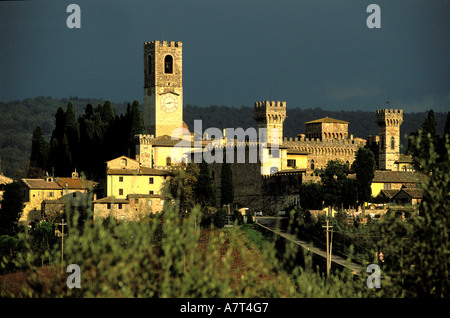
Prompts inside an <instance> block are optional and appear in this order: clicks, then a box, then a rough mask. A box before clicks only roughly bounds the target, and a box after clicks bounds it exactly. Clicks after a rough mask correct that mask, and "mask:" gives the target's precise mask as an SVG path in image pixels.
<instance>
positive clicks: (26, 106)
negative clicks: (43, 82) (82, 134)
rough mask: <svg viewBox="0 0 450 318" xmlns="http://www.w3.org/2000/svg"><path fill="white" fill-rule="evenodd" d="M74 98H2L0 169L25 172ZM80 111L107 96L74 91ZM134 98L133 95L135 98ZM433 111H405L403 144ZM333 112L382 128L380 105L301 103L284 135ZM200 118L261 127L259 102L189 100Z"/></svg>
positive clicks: (207, 123) (189, 112) (121, 108)
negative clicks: (35, 144)
mask: <svg viewBox="0 0 450 318" xmlns="http://www.w3.org/2000/svg"><path fill="white" fill-rule="evenodd" d="M68 101H69V99H66V98H64V99H55V98H52V97H35V98H28V99H25V100H22V101H11V102H7V103H1V102H0V160H1V161H0V170H1V172H3V173H4V174H5V175H7V176H10V177H14V178H17V177H20V176H22V175H23V173H24V171H25V169H26V166H27V162H28V159H29V156H30V151H31V136H32V133H33V130H34V129H35V128H36V127H37V126H41V127H42V129H43V132H44V135H45V136H46V138H47V140H49V139H50V136H51V134H52V131H53V129H54V126H55V113H56V110H57V109H58V107H60V106H62V107H63V108H64V109H66V108H67V103H68ZM70 101H71V102H72V104H73V106H74V108H75V111H76V114H77V116H78V115H80V114H81V113H84V110H85V107H86V105H87V104H91V105H92V106H94V107H95V106H97V105H98V104H103V103H104V102H105V100H101V99H88V98H77V97H71V98H70ZM131 102H132V101H130V103H131ZM112 105H113V107H114V109H115V112H116V114H117V115H120V114H123V113H124V112H125V110H126V108H127V102H123V103H114V102H112ZM426 115H427V112H425V111H424V112H421V113H405V114H404V122H403V124H402V126H401V136H402V140H401V143H402V147H403V148H402V149H405V148H406V145H407V135H408V134H409V133H410V132H411V131H415V130H417V128H418V127H419V126H420V125H421V124H422V123H423V121H424V120H425V117H426ZM325 116H328V117H332V118H337V119H342V120H346V121H348V122H349V133H350V134H353V135H354V136H356V137H361V138H366V137H367V136H368V135H371V134H377V133H378V127H377V126H376V124H375V111H330V110H323V109H320V108H315V109H300V108H288V109H287V119H286V121H285V124H284V136H285V137H295V136H297V135H298V134H299V133H304V129H305V126H304V123H305V122H307V121H310V120H314V119H318V118H322V117H325ZM435 116H436V124H437V129H438V133H439V134H442V132H443V129H444V125H445V120H446V114H444V113H435ZM194 119H201V120H202V126H203V131H204V130H205V129H206V128H208V127H217V128H219V129H224V128H238V127H242V128H244V129H247V128H249V127H255V121H254V119H253V107H245V106H242V107H239V108H238V107H228V106H216V105H211V106H207V107H202V106H197V105H186V106H185V107H184V121H185V122H186V124H187V125H188V126H189V128H190V130H191V131H193V129H194Z"/></svg>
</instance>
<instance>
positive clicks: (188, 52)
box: [0, 0, 450, 112]
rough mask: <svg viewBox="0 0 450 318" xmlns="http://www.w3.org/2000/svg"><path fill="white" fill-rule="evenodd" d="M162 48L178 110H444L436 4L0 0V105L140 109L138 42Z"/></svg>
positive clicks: (439, 5)
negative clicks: (81, 103)
mask: <svg viewBox="0 0 450 318" xmlns="http://www.w3.org/2000/svg"><path fill="white" fill-rule="evenodd" d="M71 3H76V4H78V5H79V6H80V7H81V26H82V28H81V29H69V28H67V26H66V19H67V17H68V16H69V13H66V8H67V6H68V5H69V4H71ZM371 3H376V4H378V5H379V6H380V8H381V29H369V28H368V27H367V26H366V19H367V17H368V16H369V14H370V13H367V12H366V8H367V6H368V5H369V4H371ZM162 39H164V40H168V41H171V40H172V41H182V42H183V86H184V104H196V105H205V106H206V105H211V104H215V105H227V106H241V105H246V106H251V105H253V103H254V102H255V101H260V100H269V99H270V100H283V101H287V104H288V107H302V108H309V107H312V108H315V107H322V108H323V109H327V110H358V109H361V110H374V109H376V108H380V107H385V106H386V100H387V95H388V91H389V95H390V100H391V105H392V107H396V108H403V109H404V110H405V111H406V112H413V111H414V112H416V111H425V110H428V109H431V108H432V109H434V110H435V111H448V110H449V109H450V40H449V39H450V1H448V0H426V1H425V0H424V1H419V0H417V1H416V0H396V1H381V0H370V1H364V0H351V1H350V0H349V1H342V0H341V1H336V0H333V1H325V0H314V1H313V0H305V1H302V0H276V1H274V0H271V1H269V0H164V1H163V0H159V1H148V0H147V1H143V0H131V1H111V0H108V1H106V0H90V1H82V0H71V1H62V0H58V1H56V0H48V1H45V0H43V1H6V2H5V1H1V2H0V40H1V45H0V101H3V102H6V101H10V100H16V99H19V100H20V99H24V98H27V97H35V96H52V97H56V98H61V97H69V96H78V97H93V98H103V99H108V100H111V101H116V102H122V101H132V100H134V99H137V100H139V101H142V94H143V91H142V85H143V57H142V50H143V43H144V42H146V41H153V40H162Z"/></svg>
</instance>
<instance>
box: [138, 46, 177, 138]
mask: <svg viewBox="0 0 450 318" xmlns="http://www.w3.org/2000/svg"><path fill="white" fill-rule="evenodd" d="M182 49H183V48H182V42H174V41H171V42H167V41H162V42H160V41H152V42H145V43H144V119H145V124H146V127H147V130H148V133H149V134H151V135H154V136H155V137H159V136H163V135H168V136H171V135H172V133H173V131H174V129H176V128H180V127H183V81H182V78H183V51H182Z"/></svg>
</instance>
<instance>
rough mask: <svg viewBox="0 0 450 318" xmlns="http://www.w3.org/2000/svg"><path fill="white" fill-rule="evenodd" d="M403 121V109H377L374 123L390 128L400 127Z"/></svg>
mask: <svg viewBox="0 0 450 318" xmlns="http://www.w3.org/2000/svg"><path fill="white" fill-rule="evenodd" d="M402 121H403V109H377V112H376V119H375V122H376V123H378V124H383V125H385V124H388V125H390V126H395V125H400V124H401V123H402Z"/></svg>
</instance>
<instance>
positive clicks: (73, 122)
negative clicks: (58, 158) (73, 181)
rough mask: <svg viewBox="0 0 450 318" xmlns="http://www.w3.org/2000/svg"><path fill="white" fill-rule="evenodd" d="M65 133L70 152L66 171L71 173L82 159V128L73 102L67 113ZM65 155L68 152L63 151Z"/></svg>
mask: <svg viewBox="0 0 450 318" xmlns="http://www.w3.org/2000/svg"><path fill="white" fill-rule="evenodd" d="M64 132H65V135H66V138H67V147H68V152H69V162H67V163H68V165H67V167H66V168H65V169H64V170H66V171H69V173H71V172H72V171H73V170H74V169H75V168H76V166H77V165H79V158H80V155H81V154H80V126H79V124H78V120H77V118H76V113H75V109H74V107H73V105H72V103H71V102H69V103H68V105H67V111H66V113H65V121H64ZM62 144H63V143H62ZM62 152H63V153H65V152H66V150H65V149H62Z"/></svg>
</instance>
